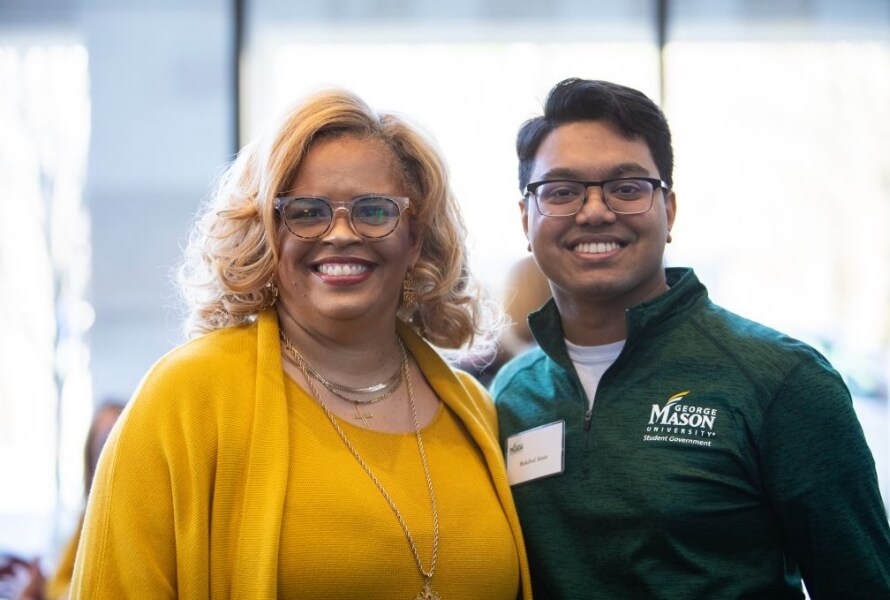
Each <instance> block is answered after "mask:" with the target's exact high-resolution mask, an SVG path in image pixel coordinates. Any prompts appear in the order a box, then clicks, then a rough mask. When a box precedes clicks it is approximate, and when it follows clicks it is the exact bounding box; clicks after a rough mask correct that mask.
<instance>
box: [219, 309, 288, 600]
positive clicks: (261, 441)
mask: <svg viewBox="0 0 890 600" xmlns="http://www.w3.org/2000/svg"><path fill="white" fill-rule="evenodd" d="M255 375H256V387H255V390H256V391H255V396H254V398H252V401H253V406H254V410H253V423H252V426H251V439H250V450H249V452H248V455H247V465H246V468H245V472H246V480H245V489H244V506H243V516H242V519H241V531H240V533H239V539H238V550H237V552H238V554H237V558H236V563H235V569H234V573H233V581H232V598H233V599H234V600H275V599H276V598H277V595H278V589H277V588H278V550H279V544H280V542H281V520H282V513H283V511H284V497H285V493H286V492H287V476H288V459H287V457H288V456H289V455H290V448H289V432H288V420H287V397H286V396H285V391H284V372H283V370H282V367H281V350H280V345H279V341H278V316H277V315H276V313H275V311H274V310H267V311H264V312H262V313H260V315H259V317H258V318H257V352H256V373H255ZM247 400H251V399H247Z"/></svg>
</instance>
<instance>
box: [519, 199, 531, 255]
mask: <svg viewBox="0 0 890 600" xmlns="http://www.w3.org/2000/svg"><path fill="white" fill-rule="evenodd" d="M519 214H520V215H521V218H522V230H523V231H524V232H525V237H526V239H528V198H521V199H520V200H519ZM528 251H529V252H531V251H532V245H531V240H529V244H528Z"/></svg>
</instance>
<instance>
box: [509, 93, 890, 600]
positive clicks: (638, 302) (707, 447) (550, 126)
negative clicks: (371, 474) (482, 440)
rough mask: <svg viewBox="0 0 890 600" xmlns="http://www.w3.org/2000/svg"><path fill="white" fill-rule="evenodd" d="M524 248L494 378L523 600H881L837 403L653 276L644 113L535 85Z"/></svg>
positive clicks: (664, 187)
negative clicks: (541, 285) (520, 299)
mask: <svg viewBox="0 0 890 600" xmlns="http://www.w3.org/2000/svg"><path fill="white" fill-rule="evenodd" d="M517 151H518V154H519V184H520V189H521V190H522V192H523V195H524V197H523V200H522V201H521V202H520V208H521V211H522V222H523V226H524V228H525V231H526V235H527V237H528V241H529V248H530V250H531V251H532V253H533V255H534V257H535V260H536V261H537V263H538V265H539V266H540V268H541V271H542V272H543V273H544V275H546V277H547V278H548V279H549V281H550V287H551V290H552V292H553V299H552V300H550V301H549V302H548V303H547V304H545V305H544V307H543V308H541V309H540V310H539V311H537V312H535V313H532V314H531V315H530V317H529V324H530V326H531V328H532V331H533V333H534V335H535V338H536V339H537V341H538V343H539V344H540V348H539V349H535V350H531V351H529V352H528V353H526V354H524V355H522V356H520V357H518V358H517V359H515V360H513V361H512V362H511V363H509V364H508V365H507V366H506V367H504V368H503V369H502V370H501V372H500V373H498V376H497V378H496V379H495V381H494V383H493V385H492V392H493V394H494V396H495V400H496V403H497V408H498V416H499V422H500V434H501V437H502V442H503V443H504V448H505V452H506V459H507V463H508V464H507V467H508V472H509V474H510V480H511V484H512V485H513V492H514V495H515V499H516V504H517V507H518V509H519V514H520V520H521V522H522V526H523V531H524V534H525V536H526V543H527V545H528V555H529V561H530V563H531V569H532V577H533V585H534V592H535V596H536V597H538V598H547V599H559V598H572V599H577V598H603V599H609V600H620V599H624V598H633V599H635V600H636V599H641V598H666V599H667V598H670V599H678V598H681V599H684V600H690V599H708V600H713V599H718V598H720V599H722V598H727V599H741V598H769V599H784V598H803V597H804V596H803V591H802V587H801V579H803V581H804V582H805V584H806V586H807V590H808V592H809V594H810V596H811V597H812V598H813V599H814V600H822V599H825V598H863V599H865V598H868V599H876V598H890V530H888V522H887V515H886V512H885V509H884V506H883V503H882V501H881V497H880V493H879V491H878V485H877V478H876V475H875V468H874V461H873V459H872V456H871V453H870V451H869V449H868V447H867V445H866V442H865V439H864V437H863V434H862V429H861V427H860V426H859V423H858V421H857V419H856V415H855V413H854V411H853V407H852V402H851V399H850V395H849V392H848V391H847V389H846V387H845V386H844V384H843V382H842V380H841V378H840V377H839V376H838V374H837V373H836V372H835V371H834V370H833V369H832V368H831V366H830V365H829V364H828V362H827V361H826V360H825V359H824V358H823V357H822V356H821V355H820V354H819V353H817V352H816V351H815V350H813V349H812V348H810V347H808V346H806V345H805V344H803V343H801V342H799V341H796V340H793V339H791V338H789V337H786V336H784V335H782V334H780V333H778V332H776V331H773V330H771V329H768V328H766V327H764V326H762V325H759V324H757V323H754V322H752V321H748V320H745V319H743V318H741V317H739V316H737V315H734V314H732V313H730V312H728V311H726V310H724V309H722V308H720V307H718V306H715V305H714V304H712V303H711V302H710V301H709V299H708V295H707V291H706V289H705V288H704V286H703V285H702V284H701V283H700V282H699V281H698V279H697V278H696V276H695V274H694V273H693V272H692V270H690V269H679V268H671V269H666V270H665V269H664V267H663V254H664V248H665V244H666V243H667V242H670V240H671V227H672V226H673V224H674V218H675V216H676V206H677V201H676V196H675V195H674V192H673V190H672V185H673V181H672V170H673V151H672V148H671V136H670V130H669V128H668V125H667V122H666V120H665V118H664V115H663V114H662V112H661V111H660V109H659V108H658V107H657V106H656V105H655V104H654V103H653V102H652V101H651V100H650V99H649V98H647V97H646V96H645V95H643V94H641V93H640V92H638V91H636V90H633V89H630V88H627V87H624V86H620V85H616V84H613V83H608V82H603V81H588V80H579V79H569V80H566V81H563V82H561V83H559V84H557V85H556V87H554V88H553V90H551V92H550V95H549V97H548V99H547V102H546V105H545V109H544V115H543V116H542V117H538V118H535V119H532V120H530V121H528V122H527V123H525V124H524V125H523V126H522V128H521V129H520V132H519V136H518V141H517Z"/></svg>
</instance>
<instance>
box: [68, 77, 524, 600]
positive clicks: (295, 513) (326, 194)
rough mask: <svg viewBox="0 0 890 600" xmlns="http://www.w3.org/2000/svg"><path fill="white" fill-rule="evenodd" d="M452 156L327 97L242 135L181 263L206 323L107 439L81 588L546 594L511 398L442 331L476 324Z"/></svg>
mask: <svg viewBox="0 0 890 600" xmlns="http://www.w3.org/2000/svg"><path fill="white" fill-rule="evenodd" d="M463 238H464V230H463V226H462V222H461V220H460V216H459V212H458V207H457V204H456V202H455V200H454V198H453V196H452V194H451V192H450V189H449V186H448V180H447V176H446V170H445V167H444V165H443V164H442V162H441V160H440V159H439V157H438V156H437V154H436V152H435V151H434V150H433V149H432V147H431V146H430V144H429V143H428V142H427V141H425V140H424V139H423V138H422V137H421V136H420V135H419V134H418V133H417V132H415V131H414V130H413V129H412V128H411V127H409V126H408V125H407V124H406V123H404V122H403V121H402V120H400V119H398V118H396V117H394V116H392V115H377V114H375V113H374V112H373V111H371V110H370V109H369V108H368V107H367V106H366V105H365V104H364V103H363V102H362V101H361V100H359V99H358V98H356V97H355V96H352V95H350V94H348V93H345V92H327V93H323V94H320V95H318V96H315V97H313V98H310V99H309V100H308V101H306V102H305V103H304V104H303V105H301V106H299V107H297V108H296V109H295V110H294V111H292V112H291V113H289V114H288V115H287V116H286V118H285V119H284V121H283V122H282V123H281V124H280V126H279V127H278V128H277V129H276V130H275V131H273V132H272V134H271V136H270V137H269V138H268V139H265V140H262V141H260V142H258V143H254V144H251V145H249V146H248V147H247V148H245V149H244V150H243V151H242V152H241V154H240V155H239V157H238V159H237V160H236V161H235V163H234V164H233V165H232V167H231V169H230V171H229V172H228V174H227V176H226V177H225V178H224V181H223V183H222V185H221V187H220V189H219V191H218V193H217V194H216V196H215V198H214V200H213V201H212V203H211V204H210V205H209V206H208V207H207V209H206V211H205V213H204V215H203V217H202V218H201V219H200V220H199V222H198V226H197V228H196V234H195V235H194V236H193V239H192V242H191V244H190V248H189V251H188V258H187V261H186V263H185V266H184V269H183V280H184V282H185V284H186V285H185V289H186V293H187V295H188V297H189V298H190V299H191V307H192V312H191V317H192V319H191V322H192V326H193V328H194V329H196V330H198V331H200V332H204V334H205V335H203V336H201V337H199V338H197V339H195V340H192V341H191V342H190V343H188V344H185V345H184V346H182V347H180V348H179V349H177V350H174V351H173V352H171V353H170V354H169V355H167V356H166V357H164V358H163V359H161V361H160V362H159V363H158V364H157V365H156V366H155V367H154V368H153V369H152V371H151V372H150V373H149V374H148V376H147V377H146V379H145V381H144V382H143V384H142V386H141V388H140V390H139V391H138V392H137V394H136V397H135V399H134V401H133V402H132V404H131V406H130V408H129V409H128V411H127V413H126V415H125V416H124V417H123V418H124V421H123V422H122V427H119V428H117V429H116V430H115V433H113V434H112V437H111V439H110V440H109V446H108V449H109V450H108V451H107V452H105V453H104V454H103V458H102V460H101V462H100V467H99V471H98V473H97V478H96V481H95V483H94V491H93V495H92V496H91V499H90V504H89V507H88V511H87V517H86V523H85V528H84V531H83V539H82V542H81V545H80V548H79V550H78V559H77V565H76V567H75V578H74V579H75V580H74V585H73V596H72V597H73V598H90V599H100V598H115V599H117V598H122V597H130V598H133V597H138V598H143V597H144V598H149V597H150V598H182V599H192V598H243V599H270V600H271V599H273V598H354V597H362V598H380V599H384V598H385V599H387V600H391V599H397V598H406V599H421V600H433V599H438V598H441V599H449V598H454V599H457V598H460V599H471V598H505V599H506V598H510V599H513V598H516V597H517V595H521V597H523V598H530V597H531V592H530V589H529V583H528V569H527V565H526V563H525V551H524V547H523V544H522V539H521V535H520V531H519V523H518V519H517V517H516V514H515V510H514V507H513V504H512V500H511V498H510V491H509V487H508V484H507V481H506V476H505V473H504V467H503V463H502V460H503V459H502V456H501V452H500V450H499V447H498V444H497V441H496V440H497V436H496V423H495V416H494V410H493V406H492V405H491V403H490V401H489V400H488V398H487V396H486V394H485V392H484V390H483V389H482V388H481V387H479V386H478V385H477V384H476V383H475V382H474V381H473V380H472V379H471V378H470V377H468V376H465V375H461V374H459V373H456V372H454V371H452V370H451V369H450V368H449V367H448V366H447V365H446V364H445V363H444V362H443V361H442V359H441V358H440V357H439V355H438V354H437V353H436V352H435V351H434V350H433V349H432V348H431V346H430V344H435V345H436V346H440V347H451V348H458V347H461V346H464V345H466V344H468V343H470V342H471V341H472V340H473V337H474V335H475V334H476V333H478V331H479V330H480V327H481V323H480V319H481V316H480V315H481V314H482V313H481V310H480V308H479V304H478V298H477V297H476V296H475V295H474V294H473V293H472V290H471V289H470V287H469V282H468V276H467V266H466V257H465V254H464V247H463Z"/></svg>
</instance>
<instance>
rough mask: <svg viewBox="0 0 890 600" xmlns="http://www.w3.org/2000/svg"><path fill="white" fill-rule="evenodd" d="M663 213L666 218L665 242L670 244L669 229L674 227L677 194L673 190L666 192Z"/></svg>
mask: <svg viewBox="0 0 890 600" xmlns="http://www.w3.org/2000/svg"><path fill="white" fill-rule="evenodd" d="M664 213H665V216H666V217H667V242H668V243H671V229H673V227H674V218H676V216H677V194H675V193H674V190H671V191H670V192H668V195H667V197H665V199H664Z"/></svg>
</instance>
